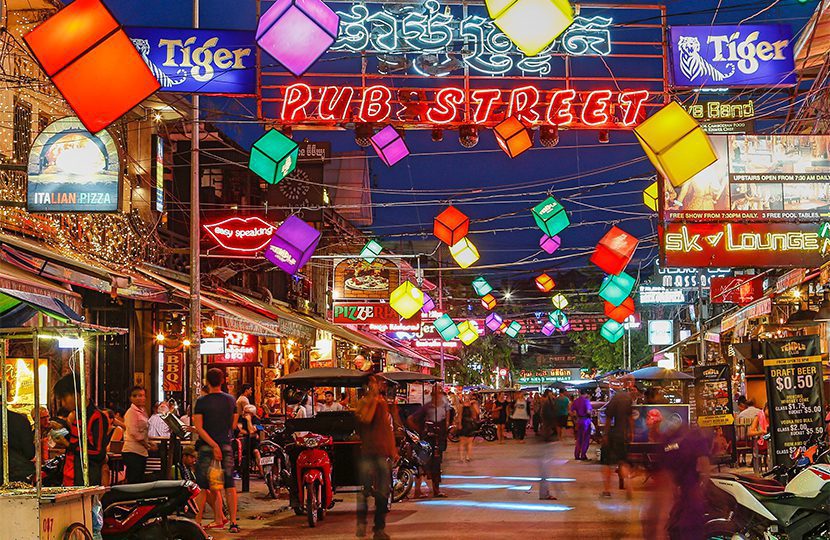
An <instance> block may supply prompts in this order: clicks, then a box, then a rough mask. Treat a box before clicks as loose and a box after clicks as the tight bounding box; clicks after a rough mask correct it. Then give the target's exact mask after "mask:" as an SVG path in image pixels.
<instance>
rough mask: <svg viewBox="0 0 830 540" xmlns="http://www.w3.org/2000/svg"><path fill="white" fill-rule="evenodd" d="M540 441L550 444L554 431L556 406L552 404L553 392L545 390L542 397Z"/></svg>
mask: <svg viewBox="0 0 830 540" xmlns="http://www.w3.org/2000/svg"><path fill="white" fill-rule="evenodd" d="M541 411H542V440H544V441H545V442H550V440H551V437H552V436H553V433H554V430H555V429H556V406H555V405H554V403H553V392H551V391H550V389H548V390H545V395H544V396H543V397H542V405H541Z"/></svg>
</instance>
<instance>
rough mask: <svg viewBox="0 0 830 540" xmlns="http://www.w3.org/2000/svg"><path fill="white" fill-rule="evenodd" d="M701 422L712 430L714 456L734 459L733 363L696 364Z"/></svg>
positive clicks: (720, 460) (697, 394)
mask: <svg viewBox="0 0 830 540" xmlns="http://www.w3.org/2000/svg"><path fill="white" fill-rule="evenodd" d="M694 388H695V389H694V396H695V399H694V401H695V411H696V413H697V425H698V426H700V427H701V428H703V429H706V430H709V431H711V432H712V435H713V436H712V458H713V460H714V461H715V462H723V461H727V460H728V461H732V460H734V459H735V458H736V457H737V456H736V454H735V417H734V416H733V414H732V411H733V408H732V375H731V373H730V369H729V366H728V365H726V364H718V365H714V366H695V387H694Z"/></svg>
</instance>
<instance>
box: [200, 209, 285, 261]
mask: <svg viewBox="0 0 830 540" xmlns="http://www.w3.org/2000/svg"><path fill="white" fill-rule="evenodd" d="M204 227H205V230H206V231H207V232H208V234H209V235H210V236H211V238H213V239H214V240H215V241H216V243H217V244H219V245H220V246H222V247H223V248H225V249H227V250H230V251H236V252H240V253H256V252H260V251H262V250H263V249H265V246H267V245H268V242H270V241H271V237H272V236H273V235H274V231H275V230H276V229H277V228H276V227H275V226H274V225H272V224H270V223H268V222H267V221H265V220H263V219H262V218H259V217H247V218H239V217H232V218H228V219H225V220H222V221H220V222H218V223H211V224H208V225H205V226H204Z"/></svg>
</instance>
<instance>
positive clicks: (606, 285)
mask: <svg viewBox="0 0 830 540" xmlns="http://www.w3.org/2000/svg"><path fill="white" fill-rule="evenodd" d="M635 281H636V280H635V279H634V278H633V277H631V276H630V275H628V274H626V273H625V272H620V273H619V274H618V275H616V276H605V279H603V280H602V285H600V287H599V296H600V298H602V299H603V300H605V301H606V302H608V303H609V304H612V305H613V306H614V307H616V306H619V305H620V304H622V303H623V302H624V301H625V299H626V298H628V296H629V295H630V294H631V291H632V290H633V289H634V283H635Z"/></svg>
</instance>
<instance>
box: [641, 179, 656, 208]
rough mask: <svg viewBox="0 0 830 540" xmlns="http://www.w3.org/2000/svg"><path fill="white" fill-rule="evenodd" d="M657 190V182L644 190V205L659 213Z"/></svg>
mask: <svg viewBox="0 0 830 540" xmlns="http://www.w3.org/2000/svg"><path fill="white" fill-rule="evenodd" d="M657 188H658V186H657V181H655V182H653V183H652V184H651V185H650V186H648V187H647V188H646V189H644V190H643V204H645V205H646V206H648V207H649V208H650V209H651V210H653V211H654V212H656V211H657Z"/></svg>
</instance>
